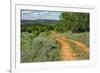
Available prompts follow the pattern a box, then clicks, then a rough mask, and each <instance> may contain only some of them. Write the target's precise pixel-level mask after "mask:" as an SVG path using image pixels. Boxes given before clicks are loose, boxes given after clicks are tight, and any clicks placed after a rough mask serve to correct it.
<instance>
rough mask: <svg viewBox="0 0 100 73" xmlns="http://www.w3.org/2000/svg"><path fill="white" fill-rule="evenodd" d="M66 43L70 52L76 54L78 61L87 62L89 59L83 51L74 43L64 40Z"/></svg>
mask: <svg viewBox="0 0 100 73" xmlns="http://www.w3.org/2000/svg"><path fill="white" fill-rule="evenodd" d="M66 42H68V43H69V45H70V47H71V50H72V51H73V52H75V53H76V57H77V59H78V60H87V59H89V54H87V53H85V52H84V51H83V50H81V49H80V47H79V46H78V45H76V44H75V43H73V42H71V41H69V40H66Z"/></svg>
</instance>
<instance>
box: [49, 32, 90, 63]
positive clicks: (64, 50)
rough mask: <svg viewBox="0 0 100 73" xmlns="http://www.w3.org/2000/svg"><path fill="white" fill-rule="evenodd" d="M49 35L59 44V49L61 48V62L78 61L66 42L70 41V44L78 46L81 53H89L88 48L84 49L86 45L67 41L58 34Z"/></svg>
mask: <svg viewBox="0 0 100 73" xmlns="http://www.w3.org/2000/svg"><path fill="white" fill-rule="evenodd" d="M51 35H52V36H53V37H54V38H55V40H56V41H57V42H58V43H59V44H60V47H61V51H60V57H61V60H63V61H64V60H77V59H78V58H77V56H76V53H75V52H73V51H72V50H71V46H70V45H69V43H68V42H67V41H71V42H72V43H74V44H76V45H77V46H79V47H80V49H81V50H82V51H84V52H86V53H89V48H88V47H86V45H84V44H83V43H81V42H79V41H75V40H71V39H67V38H65V37H63V36H61V35H59V33H55V32H52V34H51Z"/></svg>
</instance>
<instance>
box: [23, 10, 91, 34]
mask: <svg viewBox="0 0 100 73" xmlns="http://www.w3.org/2000/svg"><path fill="white" fill-rule="evenodd" d="M48 31H57V32H68V31H71V32H89V13H75V12H62V13H61V15H60V21H58V22H57V23H54V24H50V23H49V24H47V22H46V23H40V22H39V23H27V24H21V32H30V33H31V32H35V33H36V34H39V33H40V32H48Z"/></svg>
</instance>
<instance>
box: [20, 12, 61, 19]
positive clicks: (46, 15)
mask: <svg viewBox="0 0 100 73" xmlns="http://www.w3.org/2000/svg"><path fill="white" fill-rule="evenodd" d="M60 14H61V12H55V11H40V10H21V20H37V19H48V20H59V19H60V18H59V16H60Z"/></svg>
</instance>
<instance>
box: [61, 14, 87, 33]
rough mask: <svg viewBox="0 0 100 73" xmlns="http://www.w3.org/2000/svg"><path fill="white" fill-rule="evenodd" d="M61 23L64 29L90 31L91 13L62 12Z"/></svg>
mask: <svg viewBox="0 0 100 73" xmlns="http://www.w3.org/2000/svg"><path fill="white" fill-rule="evenodd" d="M60 18H61V20H60V24H61V27H62V28H63V29H64V31H66V32H67V31H72V32H85V31H89V13H77V12H62V13H61V15H60Z"/></svg>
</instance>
